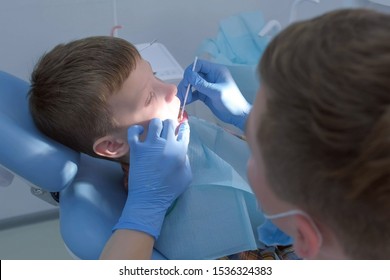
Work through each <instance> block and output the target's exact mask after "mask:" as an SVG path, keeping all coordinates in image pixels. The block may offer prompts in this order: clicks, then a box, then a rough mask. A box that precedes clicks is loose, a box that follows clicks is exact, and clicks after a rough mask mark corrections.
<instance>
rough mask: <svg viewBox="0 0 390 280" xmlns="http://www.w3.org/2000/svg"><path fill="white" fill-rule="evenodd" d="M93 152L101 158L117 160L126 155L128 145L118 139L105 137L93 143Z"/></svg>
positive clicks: (110, 136)
mask: <svg viewBox="0 0 390 280" xmlns="http://www.w3.org/2000/svg"><path fill="white" fill-rule="evenodd" d="M93 150H94V152H95V153H96V154H98V155H100V156H103V157H108V158H119V157H122V156H124V155H126V154H127V153H128V151H129V144H128V143H127V141H123V140H122V139H120V138H117V137H114V136H112V135H107V136H103V137H101V138H99V139H97V140H96V141H95V143H94V144H93Z"/></svg>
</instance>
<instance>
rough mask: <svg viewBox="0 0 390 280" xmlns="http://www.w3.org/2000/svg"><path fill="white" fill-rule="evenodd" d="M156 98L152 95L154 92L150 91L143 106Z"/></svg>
mask: <svg viewBox="0 0 390 280" xmlns="http://www.w3.org/2000/svg"><path fill="white" fill-rule="evenodd" d="M155 96H156V94H155V93H154V91H151V92H150V93H149V95H148V98H147V99H146V101H145V106H148V105H150V103H151V102H152V100H153V98H154V97H155Z"/></svg>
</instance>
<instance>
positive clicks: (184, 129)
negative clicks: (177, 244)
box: [114, 119, 192, 239]
mask: <svg viewBox="0 0 390 280" xmlns="http://www.w3.org/2000/svg"><path fill="white" fill-rule="evenodd" d="M142 132H143V127H142V126H139V125H135V126H132V127H130V128H129V129H128V142H129V145H130V170H129V192H128V196H127V201H126V204H125V207H124V209H123V212H122V216H121V217H120V219H119V222H118V223H117V224H116V225H115V226H114V230H116V229H132V230H137V231H142V232H146V233H148V234H150V235H152V236H153V237H154V238H155V239H157V238H158V236H159V234H160V230H161V226H162V224H163V221H164V217H165V214H166V212H167V209H168V208H169V207H170V206H171V204H172V203H173V202H174V200H175V199H176V198H177V197H178V196H179V195H180V194H181V193H183V192H184V191H185V190H186V189H187V187H188V186H189V184H190V182H191V179H192V173H191V167H190V164H189V160H188V157H187V148H188V143H189V139H190V129H189V125H188V123H187V122H184V123H182V124H181V125H180V127H179V131H178V135H177V136H175V127H174V124H173V121H172V120H165V121H164V122H162V121H161V120H160V119H152V120H151V121H150V124H149V130H148V134H147V136H146V139H145V141H144V142H140V141H139V135H140V134H142Z"/></svg>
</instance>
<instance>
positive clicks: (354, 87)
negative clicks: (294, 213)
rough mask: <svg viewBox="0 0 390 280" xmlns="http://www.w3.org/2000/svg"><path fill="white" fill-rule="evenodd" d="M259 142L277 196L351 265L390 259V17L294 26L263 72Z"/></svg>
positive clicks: (348, 16) (366, 13)
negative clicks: (326, 235)
mask: <svg viewBox="0 0 390 280" xmlns="http://www.w3.org/2000/svg"><path fill="white" fill-rule="evenodd" d="M259 71H260V76H261V80H262V83H263V85H264V88H265V93H266V99H267V106H266V110H265V114H264V116H263V117H262V121H261V122H260V120H259V124H260V125H259V127H258V129H257V132H256V134H257V137H258V142H259V145H260V147H261V149H262V153H263V155H264V160H265V166H266V171H267V178H268V179H269V181H270V185H271V187H272V189H273V190H274V191H275V192H276V193H277V195H278V196H280V197H281V198H283V199H284V200H286V201H289V202H290V203H292V204H295V205H298V206H300V207H302V209H304V210H305V211H307V212H308V213H309V214H310V215H311V216H313V217H314V218H315V219H316V220H317V221H320V222H323V223H324V224H326V225H328V226H330V228H331V229H332V231H333V232H334V233H335V234H336V236H337V238H338V239H339V240H340V241H341V243H342V244H343V246H344V248H343V249H344V250H345V252H346V253H347V255H348V256H349V257H351V258H357V259H377V258H380V259H388V258H389V257H390V203H389V202H390V15H386V14H381V13H378V12H374V11H370V10H363V9H355V10H339V11H333V12H330V13H327V14H325V15H323V16H319V17H317V18H314V19H311V20H307V21H303V22H298V23H295V24H293V25H291V26H289V27H288V28H286V29H285V30H284V31H282V32H281V33H280V34H279V35H278V36H276V37H275V38H274V40H273V41H272V42H271V43H270V45H269V46H268V48H267V50H266V51H265V53H264V55H263V56H262V60H261V62H260V66H259Z"/></svg>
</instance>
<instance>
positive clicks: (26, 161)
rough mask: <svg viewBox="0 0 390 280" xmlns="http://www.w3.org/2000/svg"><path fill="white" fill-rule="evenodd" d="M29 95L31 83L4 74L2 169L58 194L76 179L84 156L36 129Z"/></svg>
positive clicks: (0, 79)
mask: <svg viewBox="0 0 390 280" xmlns="http://www.w3.org/2000/svg"><path fill="white" fill-rule="evenodd" d="M28 91H29V83H27V82H26V81H23V80H21V79H19V78H17V77H15V76H13V75H11V74H8V73H5V72H2V71H0V131H1V137H0V165H2V166H3V167H5V168H6V169H8V170H9V171H11V172H13V173H15V174H16V175H18V176H20V177H22V178H24V179H25V180H27V181H28V182H29V183H31V184H33V185H35V186H37V187H40V188H42V189H45V190H47V191H50V192H57V191H60V190H62V189H64V188H65V187H66V186H68V185H69V184H70V183H71V182H72V180H73V178H74V177H75V176H76V174H77V170H78V163H79V159H80V153H78V152H76V151H74V150H72V149H70V148H68V147H66V146H64V145H62V144H60V143H58V142H56V141H54V140H53V139H51V138H49V137H47V136H45V135H44V134H42V133H41V132H40V131H39V130H38V129H37V128H36V126H35V125H34V122H33V120H32V118H31V115H30V111H29V107H28ZM0 168H1V166H0Z"/></svg>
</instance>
